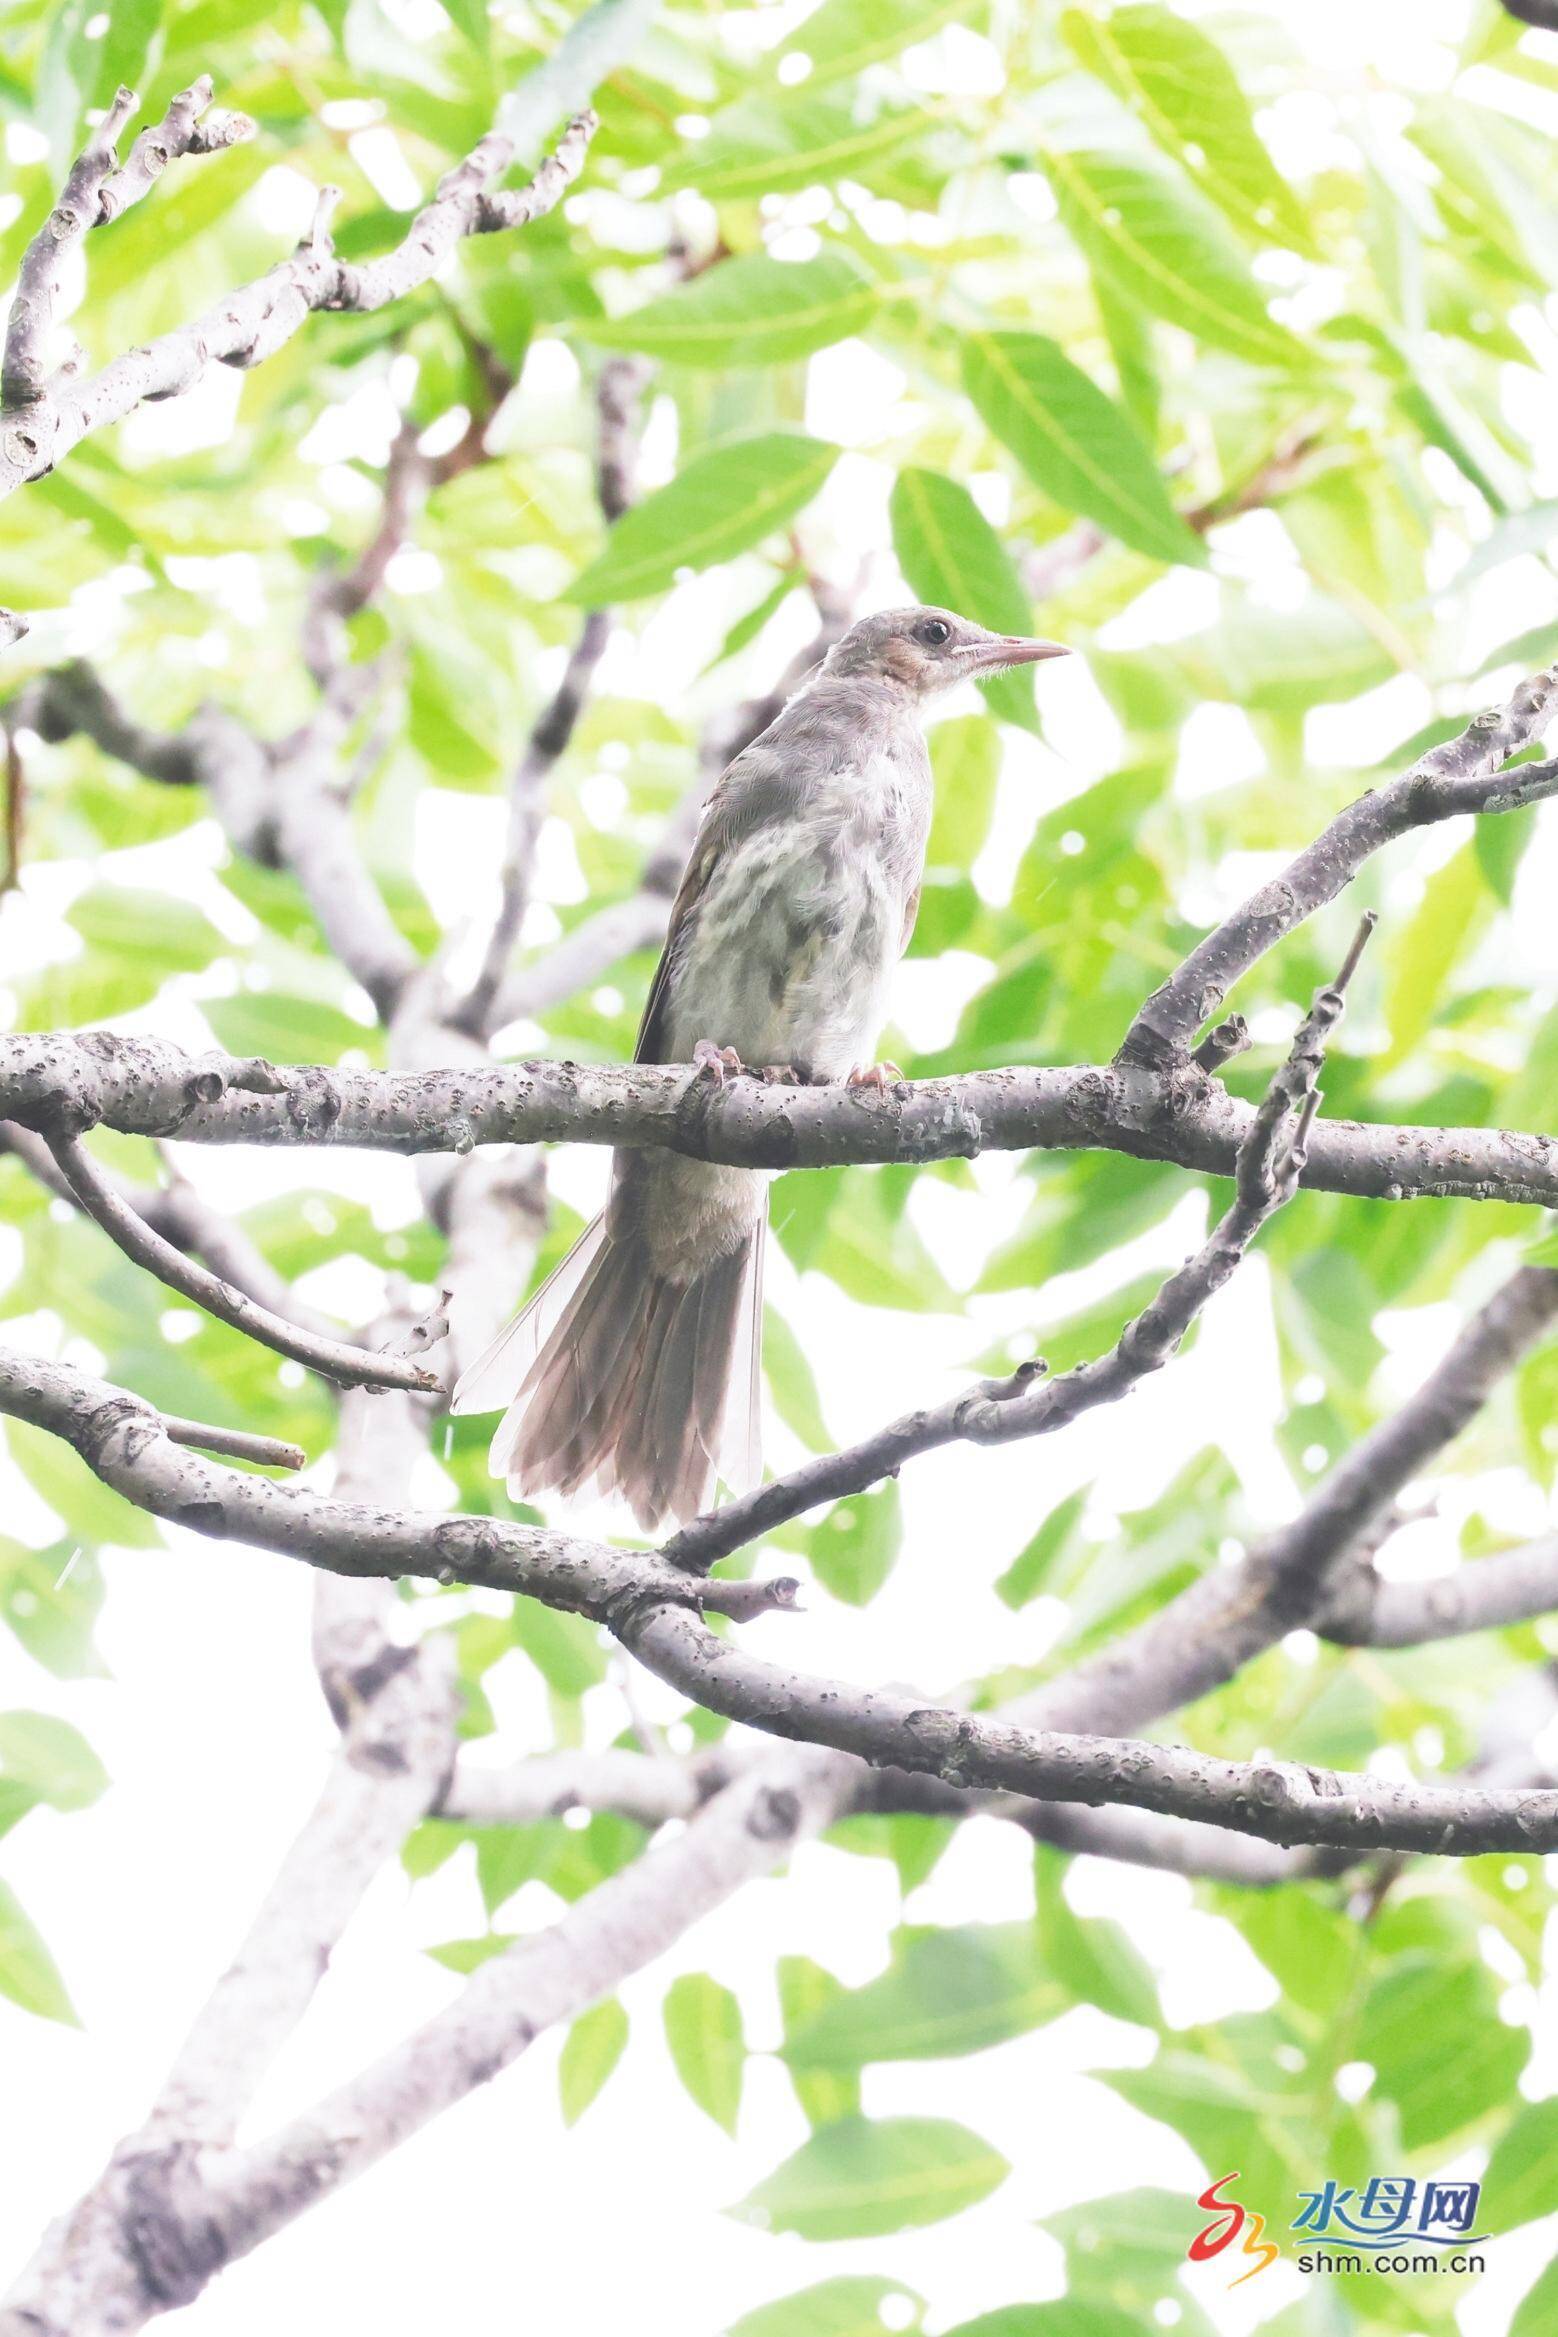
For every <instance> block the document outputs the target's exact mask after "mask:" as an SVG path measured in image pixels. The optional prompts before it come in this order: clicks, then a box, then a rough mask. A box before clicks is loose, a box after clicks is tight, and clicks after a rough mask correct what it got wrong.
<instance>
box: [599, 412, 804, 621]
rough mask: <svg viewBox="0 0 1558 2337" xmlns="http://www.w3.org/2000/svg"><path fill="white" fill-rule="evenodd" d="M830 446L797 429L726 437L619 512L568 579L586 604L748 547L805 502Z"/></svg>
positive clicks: (644, 591)
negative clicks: (595, 553) (593, 552)
mask: <svg viewBox="0 0 1558 2337" xmlns="http://www.w3.org/2000/svg"><path fill="white" fill-rule="evenodd" d="M838 452H839V450H838V448H837V447H836V446H827V445H824V444H823V442H822V441H821V440H820V439H816V438H806V437H803V436H802V435H801V434H800V433H799V432H798V431H782V430H776V431H772V432H770V433H768V434H767V435H765V436H763V437H761V438H737V439H732V440H731V441H730V442H729V443H728V444H727V445H725V446H718V447H714V448H711V449H710V451H709V452H708V453H706V454H699V455H694V457H693V459H692V461H691V462H690V463H688V465H687V467H686V468H685V470H681V471H678V473H677V475H676V477H675V478H674V479H672V480H670V481H669V482H668V483H667V485H665V486H664V487H659V488H657V489H656V490H655V492H654V493H653V494H652V495H646V496H645V497H644V499H643V501H642V502H641V503H636V504H634V506H633V508H632V510H631V511H626V512H624V513H623V515H622V517H621V518H620V519H619V520H618V521H617V524H616V526H615V527H614V528H613V529H612V531H611V534H610V535H609V537H608V538H607V540H606V549H605V550H604V551H603V552H602V553H601V555H600V557H599V558H598V559H597V560H593V561H592V562H591V563H590V565H589V567H588V568H586V569H585V570H584V572H583V574H582V575H579V576H576V577H575V578H574V580H573V582H572V584H571V585H570V586H569V587H568V593H567V597H568V599H569V600H572V601H578V602H580V603H582V605H583V606H584V607H586V608H596V607H602V606H604V605H605V604H606V603H607V602H610V601H624V600H643V599H646V598H647V597H648V596H649V595H650V594H651V593H657V592H665V591H666V590H668V588H669V587H670V586H671V585H673V584H674V583H675V582H676V580H677V578H678V577H679V576H680V575H681V574H682V572H683V571H684V570H686V569H700V568H712V567H713V566H714V565H715V564H716V563H717V562H718V561H721V560H731V559H734V557H735V555H736V554H737V553H738V552H745V551H748V550H750V548H751V547H752V546H753V545H754V544H760V543H761V542H762V541H763V539H764V537H765V536H770V535H772V534H773V533H774V532H775V530H776V529H778V528H782V527H784V526H786V525H787V524H788V522H789V521H790V520H792V519H793V518H794V517H795V515H796V513H797V512H798V511H801V510H802V509H804V507H805V506H806V505H807V504H808V503H809V502H810V501H811V499H812V497H813V496H814V495H815V494H816V492H817V490H818V489H819V487H821V485H822V483H823V481H824V480H825V479H826V478H827V476H828V474H829V472H830V471H831V470H832V468H833V466H834V464H835V463H836V462H837V460H838Z"/></svg>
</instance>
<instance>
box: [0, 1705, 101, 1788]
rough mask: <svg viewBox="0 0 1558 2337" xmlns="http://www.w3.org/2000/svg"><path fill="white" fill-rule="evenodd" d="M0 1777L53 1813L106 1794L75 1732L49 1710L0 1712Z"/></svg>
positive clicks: (97, 1769)
mask: <svg viewBox="0 0 1558 2337" xmlns="http://www.w3.org/2000/svg"><path fill="white" fill-rule="evenodd" d="M0 1775H4V1776H5V1777H6V1778H8V1779H9V1780H10V1781H11V1782H12V1783H13V1784H15V1785H18V1786H20V1787H21V1788H23V1790H24V1791H25V1792H26V1793H28V1794H29V1795H30V1796H31V1798H32V1799H33V1800H34V1801H43V1802H47V1803H48V1804H49V1806H50V1808H51V1809H56V1810H84V1809H86V1808H87V1807H88V1805H89V1804H90V1803H92V1802H94V1801H96V1800H97V1798H98V1796H99V1795H100V1794H102V1793H105V1792H106V1791H107V1790H108V1773H107V1771H106V1770H105V1769H104V1767H103V1764H102V1762H101V1761H100V1760H99V1759H98V1757H97V1755H96V1753H94V1752H93V1750H92V1748H91V1746H90V1745H89V1744H88V1743H87V1740H86V1738H85V1737H84V1736H83V1735H82V1734H81V1731H80V1730H79V1729H78V1728H72V1726H71V1724H70V1722H69V1721H68V1720H58V1719H56V1718H55V1716H54V1715H53V1714H52V1713H49V1712H0Z"/></svg>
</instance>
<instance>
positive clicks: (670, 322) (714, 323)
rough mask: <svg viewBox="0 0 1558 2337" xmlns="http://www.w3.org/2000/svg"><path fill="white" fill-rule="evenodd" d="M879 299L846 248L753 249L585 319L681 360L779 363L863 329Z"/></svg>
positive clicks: (605, 335)
mask: <svg viewBox="0 0 1558 2337" xmlns="http://www.w3.org/2000/svg"><path fill="white" fill-rule="evenodd" d="M877 299H878V295H877V290H876V287H875V286H874V285H873V284H872V283H871V282H870V281H869V279H868V278H866V277H865V276H863V275H862V274H861V272H860V269H859V268H858V267H857V266H856V264H855V262H854V261H853V260H852V259H849V258H848V257H847V256H846V255H845V254H844V253H842V252H822V253H819V255H818V257H817V258H816V259H814V260H775V259H770V258H769V256H768V254H767V253H766V252H752V253H748V254H747V255H745V256H744V257H743V258H741V259H735V260H722V261H721V262H720V263H719V265H718V267H714V268H708V269H705V271H704V273H703V274H702V275H701V276H695V277H694V278H693V280H692V282H691V283H690V284H682V285H679V286H678V287H677V289H676V290H675V291H674V292H668V293H666V294H665V295H664V297H663V298H662V299H659V300H651V301H649V302H647V303H646V304H645V306H644V307H643V308H637V309H634V310H633V311H632V312H631V314H630V315H628V316H622V317H600V318H595V317H590V318H584V319H581V320H580V323H579V326H578V330H579V331H580V332H581V333H582V334H584V335H585V336H586V338H588V339H589V340H592V341H600V342H604V343H605V345H606V346H607V347H608V348H611V349H641V350H643V351H644V352H645V354H646V355H647V356H650V357H662V358H666V359H669V360H670V361H671V362H672V363H674V364H679V365H711V366H716V367H719V368H721V369H724V368H727V367H730V366H735V365H777V364H780V363H782V362H783V361H784V360H785V359H787V358H792V357H809V356H811V354H812V352H813V351H814V350H816V349H825V348H827V346H828V344H829V343H830V342H832V341H842V340H844V339H845V338H846V337H847V336H848V335H849V334H851V333H858V332H859V331H860V330H861V329H862V328H863V327H864V326H865V325H866V324H868V323H869V321H870V319H871V317H872V316H873V315H874V313H875V311H876V306H877Z"/></svg>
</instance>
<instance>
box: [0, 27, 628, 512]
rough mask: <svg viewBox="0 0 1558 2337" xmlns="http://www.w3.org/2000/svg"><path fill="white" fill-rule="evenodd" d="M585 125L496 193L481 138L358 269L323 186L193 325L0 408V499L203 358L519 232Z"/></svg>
mask: <svg viewBox="0 0 1558 2337" xmlns="http://www.w3.org/2000/svg"><path fill="white" fill-rule="evenodd" d="M577 29H578V28H576V30H577ZM595 126H596V124H595V116H594V115H593V114H592V113H589V112H588V111H586V112H583V113H580V114H578V115H576V116H575V118H574V120H573V121H572V122H570V124H569V125H568V128H567V130H566V131H565V132H564V134H563V137H562V139H561V140H560V141H559V143H558V146H557V149H556V152H555V153H553V154H552V155H550V156H549V157H548V159H547V160H546V161H545V162H543V163H542V165H541V167H540V169H539V170H538V171H537V172H536V173H535V176H534V177H533V178H532V179H531V181H530V183H529V185H528V186H525V187H522V188H517V189H513V190H509V191H506V192H505V191H501V190H499V189H498V188H497V186H496V184H495V182H496V181H497V180H498V179H499V178H501V177H502V175H503V173H504V172H505V171H506V170H507V169H508V167H509V164H510V162H511V161H512V159H513V148H512V146H511V144H510V142H509V141H508V140H507V139H506V138H502V137H499V136H498V135H497V134H496V133H489V135H488V136H487V137H485V138H483V139H482V140H481V142H480V143H479V145H477V146H475V147H474V148H473V149H472V151H471V152H470V153H469V154H468V155H467V156H466V158H465V160H464V161H463V162H461V163H459V164H457V165H456V167H455V168H454V169H453V170H451V171H449V172H448V173H447V174H446V175H445V176H444V177H443V178H442V179H441V180H440V181H439V184H438V187H437V190H436V192H435V193H434V195H433V198H432V200H431V201H430V202H428V203H427V204H425V205H424V206H423V208H422V209H421V210H420V211H419V212H418V213H417V215H416V217H415V218H414V219H413V221H412V223H411V225H410V227H409V228H408V229H407V231H406V234H405V237H404V238H403V240H402V241H401V242H400V243H399V244H398V245H397V246H396V247H395V249H394V250H393V251H390V252H386V253H385V254H384V255H383V257H382V258H380V259H377V260H370V261H368V262H366V263H364V264H363V265H362V266H360V267H357V266H353V265H351V264H349V263H348V262H346V261H344V260H341V259H338V258H337V257H336V253H335V248H334V245H333V244H332V242H331V239H330V234H329V229H328V224H327V222H328V213H329V208H330V204H329V201H328V198H329V197H330V196H331V195H332V194H333V192H334V190H332V189H328V188H327V189H325V190H324V199H323V200H322V201H321V206H320V212H319V216H318V217H317V219H316V222H315V227H314V232H313V233H312V234H311V235H310V236H309V237H308V238H307V239H306V240H305V241H304V243H302V244H301V245H300V246H299V248H298V249H297V251H295V252H294V253H293V254H292V256H291V257H290V258H289V259H286V260H283V261H281V262H280V263H279V264H278V265H277V266H276V267H274V268H272V269H271V270H270V271H269V273H268V274H267V275H265V276H262V277H259V278H257V279H256V281H255V282H253V283H251V284H246V285H244V286H242V287H241V288H240V289H239V290H238V291H236V292H233V293H230V294H229V295H228V297H227V298H226V300H224V301H223V302H221V303H220V305H219V306H218V307H216V308H214V309H210V310H208V311H207V313H206V314H205V315H204V316H202V317H198V318H197V319H196V320H195V321H194V322H193V323H192V324H187V325H179V326H176V327H175V328H174V330H173V331H171V332H168V333H162V334H159V335H158V336H157V338H156V339H155V340H152V341H148V342H146V343H145V344H144V345H143V346H142V347H141V348H138V349H131V350H129V351H127V352H126V353H125V355H123V356H121V357H116V358H114V359H112V360H111V361H110V363H109V364H107V365H105V366H104V367H103V369H102V371H101V372H99V373H96V374H94V375H93V376H92V377H91V378H90V379H89V380H86V381H82V382H76V381H73V380H72V381H66V382H63V383H61V382H59V381H58V380H56V383H55V384H54V385H53V386H51V387H48V388H46V389H44V390H41V391H40V392H39V394H37V395H36V396H34V397H32V398H31V399H30V400H29V401H28V402H27V403H26V404H24V405H22V406H20V407H17V408H14V409H11V408H8V409H7V410H6V411H5V412H4V413H3V414H0V496H4V495H8V494H10V493H11V492H12V490H13V489H15V488H17V487H20V486H23V485H25V484H26V482H27V481H28V480H29V479H38V478H42V477H44V476H45V475H46V473H48V472H49V471H50V470H52V469H53V468H54V467H55V465H56V464H57V463H59V462H61V461H62V460H63V459H64V457H65V456H66V455H67V454H68V453H69V452H70V450H71V448H72V447H73V446H76V445H79V443H80V441H81V440H82V439H83V438H85V437H86V436H87V435H88V434H89V433H90V432H91V431H94V430H101V429H102V428H104V427H105V425H107V424H108V423H111V422H118V421H122V420H123V418H124V416H125V415H126V414H128V413H131V412H133V410H134V409H135V407H137V406H138V405H140V404H141V403H142V402H143V401H144V400H145V399H148V398H168V397H177V396H179V395H180V394H181V393H182V392H183V391H185V390H187V389H191V388H193V386H194V384H195V383H196V382H197V381H198V380H199V379H200V377H201V375H202V374H203V373H204V372H205V370H206V368H207V366H208V365H209V364H210V363H211V362H212V360H213V359H215V360H216V361H218V362H219V363H221V364H224V365H234V366H238V367H248V366H251V365H258V364H261V363H262V362H263V361H264V359H265V358H267V357H271V356H273V355H274V354H275V352H276V351H277V350H278V349H280V348H282V347H283V346H284V345H285V344H286V343H287V342H288V341H289V340H290V339H291V338H292V335H293V334H294V333H295V332H296V331H297V329H298V327H299V326H300V325H301V324H302V322H303V320H304V318H305V317H306V316H308V315H310V314H311V313H312V312H313V311H314V310H315V309H337V310H350V311H352V312H354V313H358V314H361V313H365V312H368V311H371V310H374V309H380V308H384V307H386V306H388V304H389V303H390V302H391V301H394V300H399V299H402V298H404V296H405V295H406V294H407V293H408V292H412V291H415V289H416V288H417V286H418V285H419V284H425V283H426V282H427V281H428V279H429V278H430V277H432V276H433V275H435V274H436V273H437V271H438V269H439V268H440V267H441V266H442V265H443V263H444V261H445V260H446V259H447V258H448V256H449V254H450V253H451V252H452V251H453V250H454V248H455V246H456V245H457V244H458V243H459V242H460V241H461V240H462V239H463V238H464V237H465V236H468V235H488V234H493V233H496V232H500V231H504V230H507V229H509V228H512V227H520V226H523V225H525V224H526V222H527V221H529V220H532V219H537V218H540V217H541V216H542V215H543V214H544V213H545V212H547V211H550V210H553V209H554V208H555V207H556V205H557V204H558V203H559V202H560V201H561V200H562V197H563V195H564V194H565V193H566V191H567V189H568V187H569V185H570V184H571V183H572V181H573V180H574V179H575V178H577V176H578V174H579V171H580V169H581V168H582V166H583V162H584V155H585V150H586V148H587V147H588V145H589V141H590V139H591V137H592V136H593V134H594V131H595Z"/></svg>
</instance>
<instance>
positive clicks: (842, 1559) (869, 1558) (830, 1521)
mask: <svg viewBox="0 0 1558 2337" xmlns="http://www.w3.org/2000/svg"><path fill="white" fill-rule="evenodd" d="M902 1541H903V1515H902V1509H901V1505H900V1502H899V1498H898V1488H897V1486H896V1485H895V1484H888V1485H883V1486H881V1487H880V1488H879V1490H878V1491H876V1492H875V1493H852V1494H850V1495H849V1496H848V1497H847V1499H845V1500H843V1501H837V1502H835V1503H834V1505H833V1507H832V1508H831V1509H830V1510H829V1512H828V1514H827V1516H826V1517H825V1518H823V1519H822V1520H821V1521H820V1522H819V1523H818V1524H817V1525H815V1526H814V1527H813V1528H812V1531H811V1536H810V1539H809V1540H808V1542H807V1555H808V1557H809V1558H810V1560H811V1566H812V1572H813V1573H814V1574H815V1575H816V1577H817V1580H818V1581H819V1582H820V1583H821V1584H822V1587H823V1589H824V1590H827V1591H831V1592H832V1594H833V1596H834V1597H835V1598H836V1599H843V1600H844V1602H845V1604H846V1605H848V1606H851V1607H864V1606H869V1605H870V1603H871V1601H872V1599H874V1598H875V1596H876V1594H877V1592H878V1591H879V1590H880V1589H881V1587H882V1585H883V1583H884V1582H885V1581H886V1580H887V1577H888V1576H889V1575H890V1574H891V1572H892V1570H893V1564H894V1561H895V1560H896V1558H897V1556H898V1551H899V1547H900V1545H901V1543H902Z"/></svg>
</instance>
